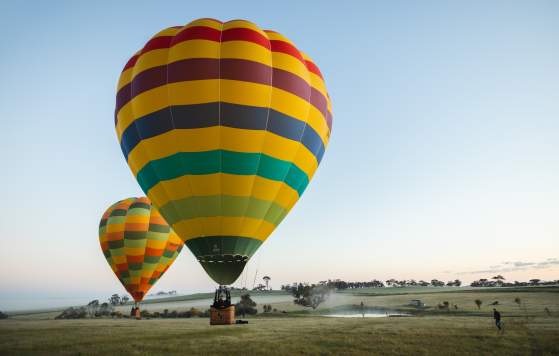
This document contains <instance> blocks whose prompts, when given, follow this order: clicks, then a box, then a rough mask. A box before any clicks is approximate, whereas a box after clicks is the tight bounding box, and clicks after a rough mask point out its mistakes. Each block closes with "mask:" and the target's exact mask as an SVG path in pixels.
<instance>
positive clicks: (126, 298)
mask: <svg viewBox="0 0 559 356" xmlns="http://www.w3.org/2000/svg"><path fill="white" fill-rule="evenodd" d="M129 300H130V298H128V296H127V295H126V294H123V295H122V297H120V304H126V303H128V301H129Z"/></svg>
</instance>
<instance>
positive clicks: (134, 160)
mask: <svg viewBox="0 0 559 356" xmlns="http://www.w3.org/2000/svg"><path fill="white" fill-rule="evenodd" d="M262 137H263V138H264V141H263V142H262ZM220 148H221V149H224V150H227V151H235V152H247V153H260V152H262V153H264V154H266V155H268V156H270V157H273V158H277V159H281V160H284V161H288V162H293V163H294V164H295V165H296V166H297V167H299V168H300V169H301V170H303V171H304V172H305V173H306V174H307V175H312V174H313V173H314V171H315V170H316V169H317V167H318V162H317V161H316V158H315V156H314V155H313V154H312V153H311V152H310V151H309V150H308V149H307V148H306V147H305V146H303V145H302V144H301V143H299V142H296V141H293V140H290V139H287V138H284V137H281V136H278V135H276V134H273V133H271V132H268V131H259V130H245V129H236V128H231V127H225V126H213V127H206V128H200V129H175V130H171V131H168V132H165V133H163V134H160V135H157V136H154V137H150V138H147V139H144V140H142V141H140V143H139V144H138V145H137V146H136V147H134V149H133V150H132V151H131V152H130V154H129V156H128V164H129V165H130V167H131V169H132V172H133V173H134V176H136V175H137V174H138V172H139V171H140V170H141V169H142V168H143V167H144V166H145V165H146V164H148V163H149V162H150V161H152V160H157V159H161V158H165V157H168V156H171V155H173V154H175V153H177V152H204V151H213V150H217V149H220ZM298 151H299V152H300V154H299V155H298V156H297V157H295V154H296V153H297V152H298ZM146 152H150V154H149V156H148V155H147V154H146Z"/></svg>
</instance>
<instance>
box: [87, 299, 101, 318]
mask: <svg viewBox="0 0 559 356" xmlns="http://www.w3.org/2000/svg"><path fill="white" fill-rule="evenodd" d="M86 309H87V314H88V315H89V317H90V318H92V317H94V316H95V314H96V313H97V309H99V300H97V299H95V300H92V301H91V302H89V303H87V306H86Z"/></svg>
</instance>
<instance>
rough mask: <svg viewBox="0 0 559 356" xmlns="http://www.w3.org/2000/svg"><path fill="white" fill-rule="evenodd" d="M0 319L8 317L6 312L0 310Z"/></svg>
mask: <svg viewBox="0 0 559 356" xmlns="http://www.w3.org/2000/svg"><path fill="white" fill-rule="evenodd" d="M0 319H8V314H6V313H2V312H1V311H0Z"/></svg>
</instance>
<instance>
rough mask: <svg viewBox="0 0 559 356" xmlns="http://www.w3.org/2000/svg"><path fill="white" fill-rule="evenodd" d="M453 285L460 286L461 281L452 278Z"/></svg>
mask: <svg viewBox="0 0 559 356" xmlns="http://www.w3.org/2000/svg"><path fill="white" fill-rule="evenodd" d="M454 285H455V286H456V287H460V286H461V285H462V281H461V280H459V279H455V280H454Z"/></svg>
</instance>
